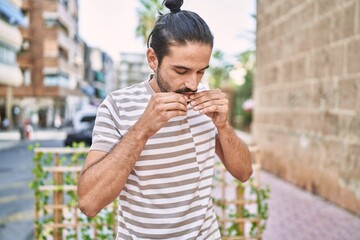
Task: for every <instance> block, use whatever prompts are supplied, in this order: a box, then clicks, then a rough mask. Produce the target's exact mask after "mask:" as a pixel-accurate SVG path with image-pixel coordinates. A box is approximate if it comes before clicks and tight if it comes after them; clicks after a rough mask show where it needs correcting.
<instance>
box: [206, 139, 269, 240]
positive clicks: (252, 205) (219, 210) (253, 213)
mask: <svg viewBox="0 0 360 240" xmlns="http://www.w3.org/2000/svg"><path fill="white" fill-rule="evenodd" d="M250 152H251V155H252V161H253V175H252V176H251V178H250V179H249V180H248V181H247V182H246V183H242V182H240V181H238V180H236V179H235V178H233V177H232V176H231V175H230V174H229V173H228V172H227V171H226V169H225V168H224V166H223V165H222V164H221V163H220V162H219V163H217V164H215V178H214V186H213V189H214V191H213V198H214V203H215V211H216V214H217V217H218V222H219V226H220V230H221V235H222V239H224V240H245V239H247V240H250V239H262V233H263V229H264V227H265V223H266V218H267V202H266V200H267V199H268V189H265V188H263V187H262V186H261V181H260V169H261V162H260V153H261V152H260V149H259V148H258V147H256V146H252V147H250Z"/></svg>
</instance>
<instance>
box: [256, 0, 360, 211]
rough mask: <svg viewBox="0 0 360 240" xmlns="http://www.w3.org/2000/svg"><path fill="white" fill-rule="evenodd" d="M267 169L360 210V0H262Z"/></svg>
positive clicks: (262, 133)
mask: <svg viewBox="0 0 360 240" xmlns="http://www.w3.org/2000/svg"><path fill="white" fill-rule="evenodd" d="M256 46H257V53H256V54H257V56H256V59H257V63H256V74H255V91H254V99H255V104H256V105H255V106H256V107H255V111H254V122H253V125H252V133H253V136H254V139H255V141H256V142H257V144H258V145H259V146H260V147H261V148H262V150H263V155H262V162H263V166H264V168H265V169H266V170H269V171H271V172H273V173H275V174H277V175H279V176H280V177H282V178H284V179H286V180H288V181H290V182H293V183H295V184H297V185H299V186H300V187H302V188H304V189H306V190H308V191H311V192H313V193H315V194H319V195H320V196H322V197H324V198H326V199H328V200H330V201H332V202H334V203H336V204H339V205H340V206H342V207H344V208H346V209H348V210H350V211H352V212H355V213H357V214H360V0H303V1H301V0H258V1H257V43H256Z"/></svg>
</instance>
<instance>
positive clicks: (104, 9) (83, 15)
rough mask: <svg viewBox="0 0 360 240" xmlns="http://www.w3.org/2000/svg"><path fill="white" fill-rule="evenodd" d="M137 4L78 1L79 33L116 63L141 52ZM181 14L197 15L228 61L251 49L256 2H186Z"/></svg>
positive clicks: (136, 1)
mask: <svg viewBox="0 0 360 240" xmlns="http://www.w3.org/2000/svg"><path fill="white" fill-rule="evenodd" d="M138 7H139V0H79V33H80V36H81V37H82V39H84V41H85V42H86V43H88V44H89V45H90V46H92V47H98V48H100V49H101V50H103V51H105V52H106V53H108V54H109V55H110V56H111V57H112V58H113V60H115V61H116V60H118V58H119V53H120V52H143V53H145V50H146V46H145V44H144V43H143V40H142V39H141V38H140V37H136V35H135V29H136V26H137V22H138V16H137V12H136V9H137V8H138ZM181 9H183V10H190V11H193V12H196V13H197V14H199V15H200V16H201V17H202V18H203V19H204V20H205V21H206V22H207V24H208V25H209V27H210V30H211V31H212V33H213V35H214V49H216V50H221V51H223V52H224V53H225V55H226V56H227V57H228V58H231V57H233V56H235V55H237V54H239V53H240V52H242V51H245V50H248V49H250V48H254V44H255V43H254V34H252V33H251V32H254V31H255V29H256V21H255V20H254V19H253V18H252V17H251V15H252V14H255V12H256V0H185V1H184V4H183V6H182V8H181Z"/></svg>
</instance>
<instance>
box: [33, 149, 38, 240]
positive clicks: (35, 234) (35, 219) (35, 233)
mask: <svg viewBox="0 0 360 240" xmlns="http://www.w3.org/2000/svg"><path fill="white" fill-rule="evenodd" d="M34 154H39V153H34ZM36 157H37V156H36ZM36 164H39V163H38V162H37V163H36ZM36 167H37V166H35V168H36ZM37 180H38V179H37V175H36V174H35V182H37ZM34 193H35V194H34V196H35V197H34V199H35V200H34V201H35V207H34V210H35V211H34V222H35V227H34V240H36V239H38V234H37V232H38V228H39V225H38V221H39V212H38V211H39V209H37V205H38V203H39V199H38V198H37V196H36V190H35V191H34Z"/></svg>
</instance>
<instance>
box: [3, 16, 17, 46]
mask: <svg viewBox="0 0 360 240" xmlns="http://www.w3.org/2000/svg"><path fill="white" fill-rule="evenodd" d="M0 29H1V31H0V41H1V42H3V43H5V44H7V45H9V46H11V47H13V48H15V49H16V50H18V49H19V48H20V47H21V44H22V36H21V32H20V30H19V29H18V28H17V27H15V26H11V25H9V24H8V23H6V22H4V20H2V19H0Z"/></svg>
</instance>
